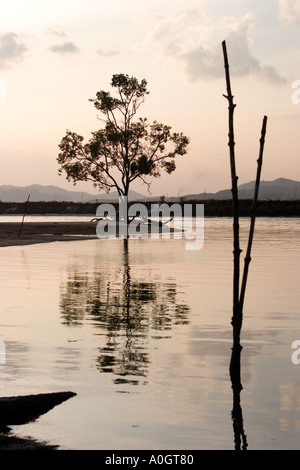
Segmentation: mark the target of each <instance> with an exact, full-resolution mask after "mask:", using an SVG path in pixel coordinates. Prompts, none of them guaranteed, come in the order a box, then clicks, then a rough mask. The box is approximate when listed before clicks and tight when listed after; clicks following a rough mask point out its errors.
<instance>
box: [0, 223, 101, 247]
mask: <svg viewBox="0 0 300 470" xmlns="http://www.w3.org/2000/svg"><path fill="white" fill-rule="evenodd" d="M20 225H21V224H20V223H15V222H5V223H0V247H7V246H17V245H31V244H36V243H50V242H55V241H72V240H87V239H88V240H89V239H93V238H97V235H96V223H89V222H47V223H39V222H27V223H24V225H23V227H22V231H21V234H20Z"/></svg>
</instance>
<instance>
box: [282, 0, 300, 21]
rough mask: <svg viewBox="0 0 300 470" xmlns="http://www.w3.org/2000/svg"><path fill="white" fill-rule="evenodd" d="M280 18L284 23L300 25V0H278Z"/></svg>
mask: <svg viewBox="0 0 300 470" xmlns="http://www.w3.org/2000/svg"><path fill="white" fill-rule="evenodd" d="M278 17H279V19H280V21H282V22H283V23H286V24H289V25H293V24H299V23H300V0H278Z"/></svg>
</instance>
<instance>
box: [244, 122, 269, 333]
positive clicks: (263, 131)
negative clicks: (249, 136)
mask: <svg viewBox="0 0 300 470" xmlns="http://www.w3.org/2000/svg"><path fill="white" fill-rule="evenodd" d="M267 120H268V118H267V116H264V118H263V124H262V129H261V138H260V149H259V157H258V159H257V172H256V181H255V188H254V196H253V200H252V207H251V224H250V230H249V238H248V246H247V252H246V256H245V260H244V272H243V279H242V285H241V294H240V301H239V319H238V325H239V327H240V329H241V327H242V321H243V307H244V299H245V291H246V284H247V277H248V270H249V264H250V261H251V248H252V241H253V234H254V227H255V219H256V211H257V199H258V191H259V184H260V175H261V168H262V162H263V152H264V144H265V136H266V129H267Z"/></svg>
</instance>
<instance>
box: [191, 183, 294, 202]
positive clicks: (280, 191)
mask: <svg viewBox="0 0 300 470" xmlns="http://www.w3.org/2000/svg"><path fill="white" fill-rule="evenodd" d="M254 186H255V181H250V182H249V183H245V184H241V185H240V186H239V187H238V192H239V198H240V199H252V197H253V192H254ZM231 197H232V196H231V189H223V190H222V191H218V192H216V193H199V194H187V195H186V196H185V198H186V199H230V198H231ZM258 198H259V199H261V200H268V199H269V200H273V201H274V200H277V201H278V200H281V201H289V200H293V199H300V181H294V180H290V179H286V178H277V179H276V180H274V181H261V182H260V186H259V193H258Z"/></svg>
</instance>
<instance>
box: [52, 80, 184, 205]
mask: <svg viewBox="0 0 300 470" xmlns="http://www.w3.org/2000/svg"><path fill="white" fill-rule="evenodd" d="M111 86H112V88H114V90H115V91H116V96H115V97H113V96H112V95H111V94H110V93H109V92H106V91H98V92H97V94H96V98H95V99H90V100H89V101H91V102H93V103H94V106H95V108H96V109H97V110H98V111H101V113H102V114H104V117H105V119H103V120H104V123H105V125H104V128H102V129H99V130H98V131H95V132H92V138H91V139H90V140H89V142H88V143H86V144H84V143H83V140H84V139H83V137H82V136H80V135H78V134H76V133H74V132H71V131H69V130H67V132H66V135H65V136H64V137H63V139H62V140H61V143H60V145H59V148H60V153H59V155H58V158H57V160H58V163H59V164H60V169H59V173H60V174H61V173H62V172H63V171H65V172H66V174H67V180H68V181H73V182H74V184H76V182H77V181H92V182H93V183H94V186H95V187H98V188H99V189H101V190H103V189H104V190H105V191H107V192H109V191H110V189H111V188H115V189H116V190H117V191H118V194H119V196H127V195H128V191H129V187H130V184H131V183H132V182H133V181H135V180H137V179H140V180H142V182H143V183H145V184H147V185H148V189H149V186H150V183H149V181H147V179H148V178H149V177H155V178H157V177H159V176H160V174H161V172H162V171H166V172H167V173H169V174H170V173H172V172H173V171H174V170H175V168H176V165H175V157H176V156H177V155H184V154H186V152H187V146H188V143H189V139H188V138H187V137H186V136H184V135H183V134H182V133H172V132H171V127H169V126H167V125H164V124H160V123H158V122H156V121H154V122H153V123H152V124H150V123H149V122H148V120H147V119H146V118H139V119H136V120H134V118H135V116H136V114H137V111H138V109H139V107H140V105H141V104H142V103H143V102H144V98H145V96H146V95H147V94H148V93H149V92H148V91H147V82H146V80H145V79H143V80H141V81H140V82H139V81H138V80H137V79H136V78H135V77H129V76H128V75H124V74H117V75H113V77H112V81H111Z"/></svg>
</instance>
